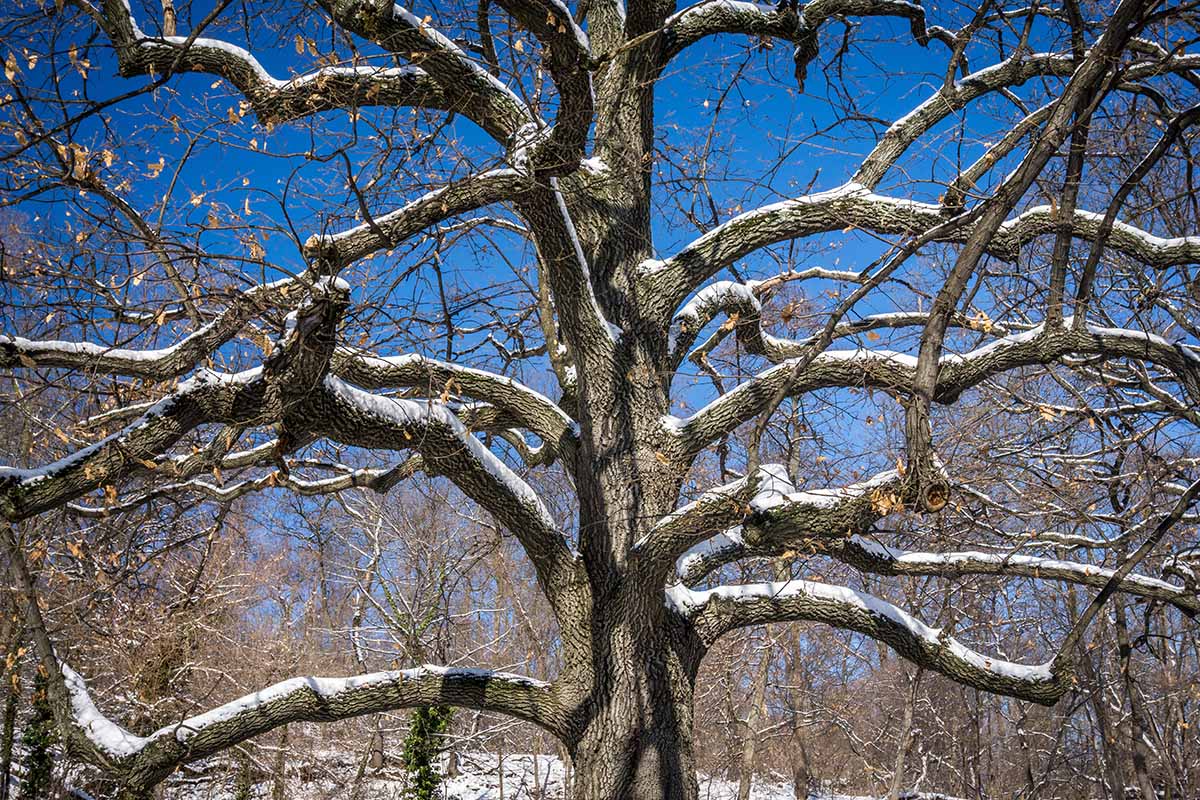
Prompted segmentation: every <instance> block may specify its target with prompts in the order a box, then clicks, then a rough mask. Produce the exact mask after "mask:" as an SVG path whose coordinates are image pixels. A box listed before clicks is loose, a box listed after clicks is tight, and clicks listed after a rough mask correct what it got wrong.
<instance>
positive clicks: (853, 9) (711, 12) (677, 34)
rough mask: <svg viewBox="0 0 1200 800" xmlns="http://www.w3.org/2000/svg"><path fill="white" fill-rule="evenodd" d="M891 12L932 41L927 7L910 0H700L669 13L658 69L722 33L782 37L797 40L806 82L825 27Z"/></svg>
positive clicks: (800, 74) (799, 72)
mask: <svg viewBox="0 0 1200 800" xmlns="http://www.w3.org/2000/svg"><path fill="white" fill-rule="evenodd" d="M860 16H889V17H900V18H903V19H907V20H908V21H909V25H910V28H911V31H912V36H913V38H914V39H915V40H916V41H917V42H918V43H919V44H922V45H924V44H926V43H927V42H928V41H929V33H928V32H927V31H926V28H925V10H924V9H923V8H921V6H920V5H918V4H917V3H910V2H906V0H816V1H815V2H809V3H805V4H803V5H802V6H800V8H799V10H798V11H797V10H789V9H786V8H784V7H782V4H776V3H756V2H746V0H700V1H699V2H697V3H694V4H692V5H690V6H688V7H687V8H684V9H683V10H682V11H679V12H676V13H675V14H673V15H671V16H670V17H668V18H667V20H666V22H665V23H664V24H663V28H662V39H663V46H662V48H661V50H660V56H659V68H660V69H662V68H663V67H665V66H666V65H667V63H668V62H669V61H670V60H671V59H673V58H674V57H675V56H677V55H678V54H679V53H681V52H683V50H685V49H686V48H687V47H690V46H691V45H693V44H695V43H696V42H698V41H700V40H701V39H704V38H706V37H708V36H715V35H718V34H723V33H734V34H741V35H744V36H757V37H762V38H775V39H784V40H786V41H790V42H792V43H793V44H795V51H794V54H793V58H794V61H795V64H796V80H797V82H798V84H799V85H800V87H801V88H803V87H804V81H805V76H806V74H807V69H808V64H809V63H810V62H811V61H812V60H813V59H814V58H816V57H817V55H818V49H817V44H818V34H819V32H820V28H821V26H822V25H823V24H824V23H825V22H826V21H828V20H829V19H832V18H835V17H836V18H844V17H860Z"/></svg>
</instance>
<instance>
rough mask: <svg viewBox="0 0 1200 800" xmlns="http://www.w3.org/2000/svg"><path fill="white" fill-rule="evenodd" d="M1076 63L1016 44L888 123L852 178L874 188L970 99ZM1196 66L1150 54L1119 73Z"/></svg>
mask: <svg viewBox="0 0 1200 800" xmlns="http://www.w3.org/2000/svg"><path fill="white" fill-rule="evenodd" d="M1077 66H1078V64H1077V63H1076V61H1075V59H1074V57H1073V56H1071V55H1070V54H1067V53H1033V54H1029V53H1027V52H1024V51H1023V50H1020V49H1018V51H1017V52H1015V53H1014V54H1013V55H1012V56H1011V57H1009V58H1008V59H1006V60H1004V61H1002V62H1000V63H998V64H993V65H991V66H988V67H984V68H983V69H980V70H977V71H975V72H973V73H971V74H970V75H967V76H966V77H964V78H961V79H959V80H955V81H951V82H949V83H947V84H945V85H943V86H942V87H941V88H939V89H938V90H937V91H936V92H934V93H933V94H932V95H931V96H930V97H929V98H928V99H927V100H925V101H924V102H923V103H921V105H919V106H917V107H916V108H915V109H913V110H912V111H910V112H909V113H908V114H906V115H905V116H903V117H901V118H900V119H898V120H896V121H895V122H894V123H892V125H891V127H890V128H888V130H887V131H886V132H885V133H884V135H883V137H882V138H881V139H880V140H879V143H878V144H876V145H875V148H874V149H873V150H872V151H871V153H870V154H869V155H868V156H867V158H866V159H865V160H864V161H863V163H862V166H861V167H859V169H858V172H856V173H855V175H854V178H853V180H854V181H855V182H856V183H860V184H862V185H863V186H867V187H870V188H875V187H876V186H878V185H879V182H880V181H881V180H882V179H883V178H884V176H885V175H886V174H887V172H888V171H889V170H890V169H891V168H892V166H893V165H894V164H895V163H896V161H897V160H898V159H899V158H900V157H901V156H902V155H904V153H905V152H906V151H907V150H908V148H909V147H910V146H911V145H912V143H913V142H915V141H916V140H917V139H918V138H920V137H921V136H922V135H923V134H925V133H926V132H927V131H929V130H931V129H932V128H933V127H934V126H936V125H937V124H938V123H940V122H941V121H942V120H944V119H946V118H947V117H949V116H950V115H951V114H954V113H955V112H957V111H960V110H961V109H963V108H965V107H966V106H967V105H968V104H969V103H971V102H973V101H974V100H977V99H979V98H980V97H983V96H985V95H988V94H990V93H992V92H997V91H1001V90H1005V89H1009V88H1012V87H1015V86H1020V85H1021V84H1023V83H1025V82H1026V81H1028V80H1031V79H1032V78H1035V77H1051V76H1057V77H1064V78H1065V77H1069V76H1071V75H1072V74H1073V73H1074V72H1075V69H1076V67H1077ZM1197 67H1200V56H1196V55H1190V54H1189V55H1181V56H1174V57H1163V58H1154V59H1148V60H1146V61H1142V62H1140V63H1137V64H1133V65H1130V66H1129V68H1128V69H1127V70H1126V71H1125V72H1124V73H1123V77H1124V78H1125V79H1126V80H1127V81H1136V80H1139V79H1141V78H1146V77H1150V76H1153V75H1160V74H1162V73H1165V72H1186V71H1189V70H1194V69H1196V68H1197ZM997 155H999V153H997ZM993 163H994V162H993Z"/></svg>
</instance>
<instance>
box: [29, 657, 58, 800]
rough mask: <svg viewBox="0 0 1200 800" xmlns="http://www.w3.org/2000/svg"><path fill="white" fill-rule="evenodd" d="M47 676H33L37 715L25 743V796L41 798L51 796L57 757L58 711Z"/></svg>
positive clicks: (33, 798) (35, 712)
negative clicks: (53, 706)
mask: <svg viewBox="0 0 1200 800" xmlns="http://www.w3.org/2000/svg"><path fill="white" fill-rule="evenodd" d="M46 685H47V681H46V676H45V674H44V672H43V671H42V670H38V671H37V672H36V673H35V674H34V678H33V702H32V703H31V705H32V707H33V715H32V716H31V717H30V718H29V721H28V722H26V723H25V730H24V732H22V734H21V744H23V745H25V775H24V777H23V778H21V796H22V797H28V798H31V800H38V798H43V797H48V796H49V792H50V780H51V777H52V776H51V769H52V768H53V766H54V758H53V756H52V755H51V753H50V749H51V748H52V747H53V746H54V743H55V736H54V714H53V713H52V711H51V709H50V703H49V702H47V694H46Z"/></svg>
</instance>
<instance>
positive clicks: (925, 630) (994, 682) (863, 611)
mask: <svg viewBox="0 0 1200 800" xmlns="http://www.w3.org/2000/svg"><path fill="white" fill-rule="evenodd" d="M667 602H668V603H669V604H671V605H672V606H673V607H675V608H676V609H677V610H678V611H679V612H680V613H681V614H684V615H685V616H688V617H690V618H691V619H692V620H693V621H694V623H695V625H696V626H697V628H698V629H699V630H700V631H701V635H702V636H704V638H705V639H706V640H708V641H714V640H716V639H717V638H718V637H720V636H721V635H722V634H724V633H727V632H729V631H731V630H734V629H736V628H742V627H746V626H750V625H762V624H765V623H769V622H784V621H792V620H795V621H805V622H820V623H824V624H827V625H833V626H834V627H838V628H843V629H846V630H852V631H857V632H858V633H861V634H864V635H866V636H869V637H871V638H873V639H876V640H878V641H881V642H884V643H885V644H887V645H889V646H890V647H891V648H892V649H894V650H895V651H896V652H897V653H899V654H900V655H902V656H903V657H904V658H906V659H908V660H909V661H912V662H913V663H914V664H918V665H920V666H922V667H925V668H926V669H931V670H933V671H935V672H939V673H941V674H943V675H946V676H947V677H949V678H951V679H953V680H955V681H957V682H959V683H962V684H965V685H967V686H973V687H975V688H977V689H983V690H986V691H989V692H995V693H997V694H1006V695H1010V696H1012V697H1017V698H1020V699H1022V700H1030V701H1032V702H1035V703H1041V704H1043V705H1053V704H1054V703H1055V702H1057V701H1058V699H1059V698H1060V697H1062V695H1063V694H1064V693H1065V692H1066V691H1067V689H1068V688H1070V675H1069V673H1067V672H1065V671H1064V670H1061V669H1060V670H1057V671H1056V670H1053V669H1052V668H1051V664H1049V663H1046V664H1040V665H1035V666H1026V665H1023V664H1017V663H1013V662H1011V661H1006V660H1004V659H1001V658H993V657H990V656H986V655H983V654H982V653H979V652H976V651H975V650H972V649H971V648H969V647H967V646H966V645H964V644H963V643H961V642H959V641H958V640H957V639H955V638H954V637H953V636H950V635H949V634H948V633H947V632H946V631H944V630H942V629H938V628H931V627H929V626H928V625H926V624H925V623H923V622H921V621H920V620H918V619H916V618H915V617H913V616H912V615H911V614H909V613H907V612H906V611H904V610H902V609H900V608H898V607H896V606H894V605H892V604H891V603H889V602H887V601H885V600H882V599H880V598H878V597H875V596H874V595H870V594H867V593H865V592H859V591H855V590H854V589H850V588H847V587H844V586H834V585H830V584H825V583H817V582H815V581H806V580H791V581H785V582H779V583H756V584H745V585H733V586H721V587H718V588H716V589H710V590H708V591H704V592H696V591H692V590H690V589H687V588H686V587H683V586H679V585H676V586H672V587H671V588H669V589H668V590H667Z"/></svg>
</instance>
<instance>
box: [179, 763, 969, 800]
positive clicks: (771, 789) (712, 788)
mask: <svg viewBox="0 0 1200 800" xmlns="http://www.w3.org/2000/svg"><path fill="white" fill-rule="evenodd" d="M333 761H335V762H338V763H337V764H336V767H337V768H336V770H335V771H333V772H330V773H328V776H327V777H319V776H317V775H315V774H314V773H312V772H310V771H307V770H301V774H300V775H297V774H295V773H292V774H291V775H290V781H289V784H290V785H289V786H288V790H287V792H286V793H285V795H284V796H285V797H287V798H288V800H338V798H347V800H348V798H350V797H351V796H352V795H353V790H352V787H351V786H350V785H349V784H348V783H347V782H346V778H345V776H351V777H352V776H353V775H354V774H355V773H356V772H357V766H355V765H352V764H351V763H350V761H349V760H347V759H344V758H334V759H333ZM327 763H331V762H327ZM499 767H500V764H499V758H498V756H497V755H496V754H495V753H465V754H461V755H460V756H459V770H458V774H457V775H456V776H454V777H448V778H446V779H445V780H444V782H443V785H442V790H441V791H442V795H441V796H442V797H443V798H444V800H501V798H503V800H560V798H562V797H563V765H562V762H561V761H560V760H559V759H558V758H557V757H556V756H551V755H530V754H511V755H505V756H504V759H503V769H500V768H499ZM335 774H336V775H339V776H343V777H341V778H334V777H332V776H333V775H335ZM501 776H503V780H501ZM501 783H503V788H501ZM271 788H272V787H271V785H270V784H269V783H261V784H258V785H256V786H255V787H254V790H253V792H252V796H253V798H254V800H268V799H269V798H270V797H271ZM404 788H405V787H404V783H403V778H402V777H401V776H400V774H399V773H397V772H395V771H393V770H390V769H389V770H385V772H384V773H382V774H376V775H372V774H367V775H366V776H364V778H363V782H362V785H361V787H360V791H359V792H358V795H357V798H358V800H405V792H404ZM737 789H738V785H737V782H736V781H726V780H722V779H720V778H711V777H709V776H706V775H701V776H700V798H701V800H733V799H734V798H736V797H737ZM750 797H751V800H793V798H794V797H795V794H794V792H793V790H792V784H791V783H790V782H786V781H782V780H777V781H764V780H759V781H756V782H755V784H754V786H753V788H752V790H751V793H750ZM233 798H234V787H233V776H232V775H222V776H220V777H217V778H197V777H190V778H189V777H187V776H185V775H180V774H177V775H176V776H175V777H174V778H172V779H171V781H170V782H169V786H168V789H167V791H166V792H165V793H164V794H163V800H233ZM810 800H875V799H874V798H871V797H867V796H862V795H845V794H830V793H819V794H814V795H812V796H811V798H810ZM905 800H943V796H942V795H936V794H928V795H909V796H907V797H906V798H905ZM944 800H952V798H945V799H944Z"/></svg>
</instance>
